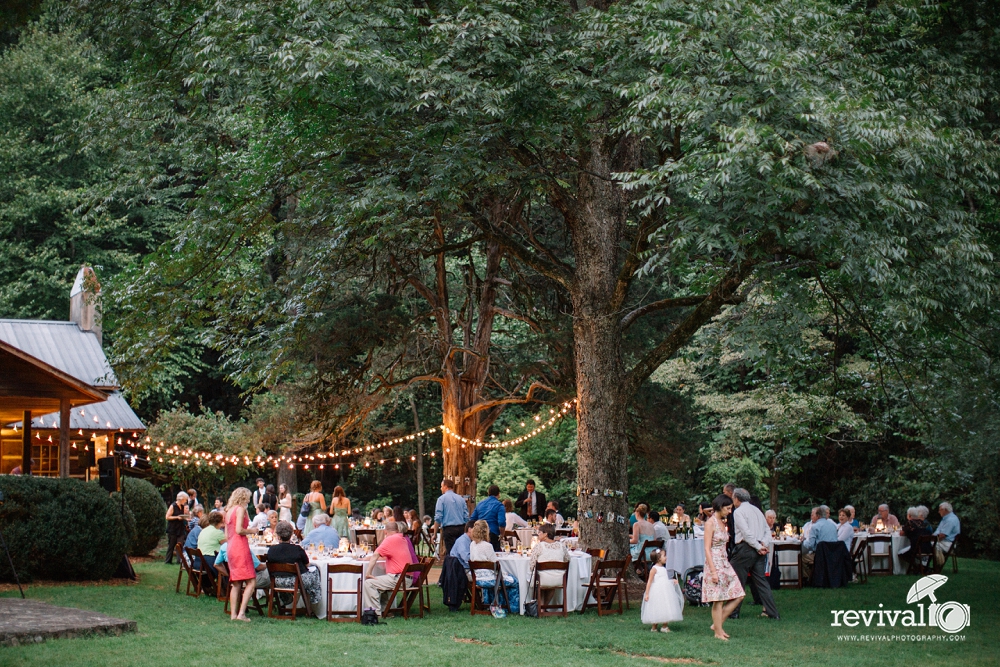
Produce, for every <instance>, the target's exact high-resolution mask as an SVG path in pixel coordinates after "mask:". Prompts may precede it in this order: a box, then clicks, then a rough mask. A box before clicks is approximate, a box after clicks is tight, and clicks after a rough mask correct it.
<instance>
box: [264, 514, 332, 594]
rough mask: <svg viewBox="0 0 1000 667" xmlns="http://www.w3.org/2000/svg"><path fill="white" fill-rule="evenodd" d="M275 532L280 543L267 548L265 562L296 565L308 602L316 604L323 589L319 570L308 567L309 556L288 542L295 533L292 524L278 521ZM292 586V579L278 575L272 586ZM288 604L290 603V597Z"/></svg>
mask: <svg viewBox="0 0 1000 667" xmlns="http://www.w3.org/2000/svg"><path fill="white" fill-rule="evenodd" d="M275 532H276V533H277V534H278V539H279V540H281V541H280V542H279V543H278V544H275V545H274V546H271V547H268V549H267V562H268V563H285V564H294V565H297V566H298V569H299V577H300V578H301V579H302V585H303V586H304V587H305V589H306V590H305V592H306V594H307V595H308V596H309V601H310V602H312V603H313V604H318V603H319V600H320V597H321V596H322V594H323V589H322V588H321V587H320V586H321V584H320V574H319V570H318V569H316V566H315V565H309V555H308V554H306V552H305V549H303V548H302V547H300V546H299V545H297V544H292V543H291V542H290V541H289V540H291V539H292V535H293V534H294V533H295V531H294V529H293V528H292V524H290V523H288V522H287V521H279V522H278V527H277V529H276V530H275ZM292 584H293V581H292V577H289V576H281V575H278V576H276V577H275V578H274V585H275V586H277V587H278V588H291V587H292ZM282 595H285V594H282ZM283 600H284V598H283ZM288 602H291V598H290V596H289V599H288Z"/></svg>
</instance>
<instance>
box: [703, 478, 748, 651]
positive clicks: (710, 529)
mask: <svg viewBox="0 0 1000 667" xmlns="http://www.w3.org/2000/svg"><path fill="white" fill-rule="evenodd" d="M712 508H713V509H714V510H715V514H714V516H713V517H712V518H710V519H708V520H707V521H705V572H704V577H703V579H702V583H701V601H702V602H711V603H712V630H713V631H714V632H715V638H716V639H721V640H723V641H726V640H728V639H729V635H727V634H726V633H725V631H724V630H723V629H722V624H723V623H724V622H725V620H726V619H727V618H729V615H730V614H732V613H733V612H734V611H735V610H736V607H738V606H739V604H740V602H742V601H743V595H744V593H743V586H742V585H741V584H740V580H739V577H737V576H736V571H735V570H733V566H732V565H730V564H729V558H728V557H727V556H726V544H727V543H728V542H729V530H728V528H727V527H726V521H725V519H726V517H728V516H729V515H730V514H731V513H732V511H733V500H732V498H729V497H728V496H719V497H718V498H716V499H715V500H713V501H712Z"/></svg>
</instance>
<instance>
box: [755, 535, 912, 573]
mask: <svg viewBox="0 0 1000 667" xmlns="http://www.w3.org/2000/svg"><path fill="white" fill-rule="evenodd" d="M861 537H870V536H869V535H868V533H854V540H853V541H852V542H851V551H852V552H853V551H854V548H855V547H856V546H857V544H858V540H859V539H860V538H861ZM890 537H891V538H892V543H891V549H892V554H891V556H892V573H893V574H906V566H905V565H901V564H900V562H899V551H900V549H902V548H904V547H907V546H909V544H910V540H909V539H907V538H906V537H904V536H903V535H902V534H901V533H891V534H890ZM789 543H792V544H801V543H802V541H801V540H800V539H799V538H797V537H795V538H786V539H784V540H782V541H780V542H778V544H789ZM868 547H869V548H870V549H873V551H872V559H873V562H878V560H877V559H876V555H877V554H879V553H883V554H884V553H886V547H887V545H886V544H885V543H881V544H873V543H871V542H869V543H868ZM771 553H773V549H772V552H771ZM768 558H769V559H770V555H769V556H768ZM783 563H795V552H792V551H786V552H781V555H780V560H779V562H778V565H779V566H780V567H781V576H782V577H786V578H792V577H794V576H796V574H795V566H794V565H787V566H786V565H784V564H783Z"/></svg>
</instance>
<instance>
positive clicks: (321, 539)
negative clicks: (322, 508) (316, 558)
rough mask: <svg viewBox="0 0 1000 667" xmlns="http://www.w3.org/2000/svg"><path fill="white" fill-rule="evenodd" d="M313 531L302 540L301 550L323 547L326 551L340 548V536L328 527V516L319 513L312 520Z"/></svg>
mask: <svg viewBox="0 0 1000 667" xmlns="http://www.w3.org/2000/svg"><path fill="white" fill-rule="evenodd" d="M312 523H313V529H312V530H310V531H309V534H308V535H306V536H305V539H303V540H302V548H303V549H305V548H306V547H308V546H310V545H311V546H319V545H321V544H322V545H324V546H325V547H326V548H327V549H336V548H337V547H339V546H340V534H339V533H338V532H337V530H336V529H335V528H333V527H331V526H330V515H329V514H327V513H326V512H320V513H319V514H317V515H316V516H314V517H313V518H312Z"/></svg>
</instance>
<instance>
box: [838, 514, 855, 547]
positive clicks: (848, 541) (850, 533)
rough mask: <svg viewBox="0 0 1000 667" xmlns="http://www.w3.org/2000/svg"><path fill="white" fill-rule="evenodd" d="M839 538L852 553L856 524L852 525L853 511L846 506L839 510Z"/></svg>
mask: <svg viewBox="0 0 1000 667" xmlns="http://www.w3.org/2000/svg"><path fill="white" fill-rule="evenodd" d="M837 520H838V521H839V523H838V524H837V539H838V540H840V541H841V542H843V543H844V546H845V547H847V553H851V547H852V546H853V545H854V526H852V525H851V512H850V510H848V509H847V508H846V507H845V508H844V509H842V510H840V511H839V512H837Z"/></svg>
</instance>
